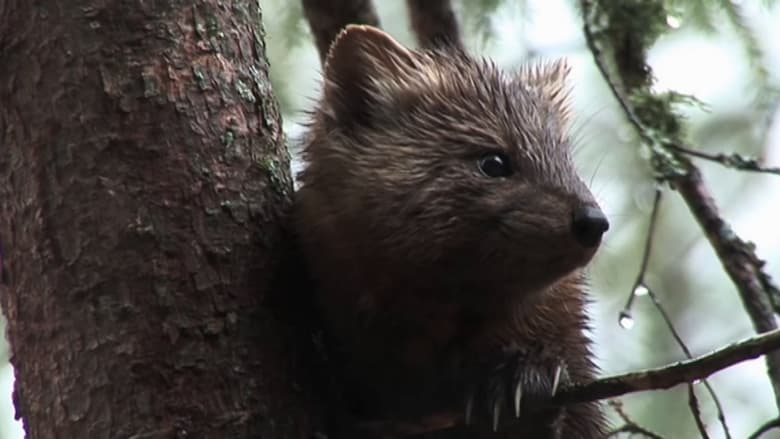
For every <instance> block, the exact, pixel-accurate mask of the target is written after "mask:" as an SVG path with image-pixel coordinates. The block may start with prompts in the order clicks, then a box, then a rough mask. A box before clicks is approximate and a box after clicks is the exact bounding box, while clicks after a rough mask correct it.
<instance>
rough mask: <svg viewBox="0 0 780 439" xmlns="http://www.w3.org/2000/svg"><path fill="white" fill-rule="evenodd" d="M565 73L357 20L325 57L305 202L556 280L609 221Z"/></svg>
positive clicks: (401, 249) (439, 249)
mask: <svg viewBox="0 0 780 439" xmlns="http://www.w3.org/2000/svg"><path fill="white" fill-rule="evenodd" d="M567 73H568V67H567V65H566V64H565V63H564V62H560V61H559V62H554V63H550V64H540V65H535V66H532V67H525V68H522V69H520V70H519V71H517V72H513V73H507V72H503V71H501V70H500V69H499V68H497V67H496V66H495V65H493V64H492V63H490V62H488V61H483V60H477V59H473V58H471V57H469V56H467V55H466V54H464V53H460V52H454V51H441V52H436V51H411V50H408V49H406V48H404V47H403V46H401V45H400V44H399V43H397V42H396V41H395V40H394V39H392V38H391V37H390V36H389V35H387V34H386V33H384V32H382V31H380V30H378V29H375V28H371V27H367V26H349V27H348V28H347V29H346V30H344V31H343V32H342V33H341V35H340V36H339V37H338V38H337V39H336V41H335V42H334V43H333V45H332V47H331V49H330V53H329V55H328V57H327V60H326V65H325V68H324V75H323V76H324V83H323V90H324V91H323V98H322V99H321V102H320V104H319V106H318V108H317V109H316V110H315V112H314V117H313V121H312V127H311V130H310V132H309V138H308V139H307V140H306V143H307V144H306V149H305V159H306V161H307V162H308V168H307V169H306V170H305V171H304V172H303V173H302V174H301V180H302V183H303V189H302V191H301V192H302V200H303V201H302V202H303V203H316V204H317V209H316V211H317V212H318V213H317V214H318V215H320V218H319V219H318V222H319V224H321V226H322V227H323V230H324V228H326V227H327V228H330V230H331V231H333V230H339V229H343V230H340V233H339V234H338V235H339V236H341V237H342V238H340V239H348V238H346V237H348V236H350V235H349V233H350V231H351V232H354V234H355V236H359V237H360V239H361V240H362V241H363V242H364V243H365V246H366V247H370V248H371V249H372V250H371V251H373V252H376V253H379V254H383V255H384V256H385V257H388V258H390V259H393V260H397V261H410V262H413V263H414V264H415V266H417V267H426V266H433V265H440V266H450V267H451V268H452V270H453V274H455V275H457V274H458V273H461V274H462V275H463V276H465V277H472V278H473V279H472V280H474V281H476V282H513V283H515V284H516V283H518V282H520V283H522V284H524V285H525V286H526V287H528V288H541V287H543V286H545V285H549V284H550V283H552V282H554V281H555V280H557V279H560V278H561V277H563V276H565V275H566V274H568V273H569V272H571V271H573V270H575V269H577V268H579V267H581V266H582V265H584V264H585V263H587V262H588V261H589V260H590V259H591V257H592V256H593V254H594V252H595V250H596V248H597V247H598V245H599V243H600V240H601V236H602V234H603V232H605V231H606V230H607V228H608V223H607V220H606V218H605V217H604V215H603V214H602V213H601V210H600V209H599V207H598V205H597V203H596V202H595V200H594V198H593V196H592V195H591V193H590V191H589V190H588V188H587V187H586V185H585V184H584V183H583V182H582V180H581V179H580V178H579V177H578V175H577V172H576V170H575V168H574V165H573V163H572V159H571V141H570V139H569V136H568V135H567V120H568V118H569V114H568V106H567V103H566V95H567V93H566V87H565V78H566V76H567ZM315 198H316V200H315ZM315 229H316V227H315ZM312 233H317V231H316V230H314V231H312ZM345 234H346V235H345ZM334 245H335V244H334ZM333 248H339V247H338V246H336V247H333ZM341 250H342V251H345V252H348V251H350V249H347V248H343V247H342V248H341ZM482 277H484V278H485V279H481V278H482Z"/></svg>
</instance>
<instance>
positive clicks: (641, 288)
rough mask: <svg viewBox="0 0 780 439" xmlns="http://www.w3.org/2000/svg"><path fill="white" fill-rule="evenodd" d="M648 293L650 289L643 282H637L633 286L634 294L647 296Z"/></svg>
mask: <svg viewBox="0 0 780 439" xmlns="http://www.w3.org/2000/svg"><path fill="white" fill-rule="evenodd" d="M648 294H650V289H648V288H647V287H646V286H645V284H639V285H637V286H636V288H634V295H635V296H637V297H639V296H647V295H648Z"/></svg>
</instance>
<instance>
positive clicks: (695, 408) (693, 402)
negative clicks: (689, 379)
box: [688, 383, 710, 439]
mask: <svg viewBox="0 0 780 439" xmlns="http://www.w3.org/2000/svg"><path fill="white" fill-rule="evenodd" d="M688 407H690V409H691V414H693V420H694V421H696V428H698V429H699V434H700V435H701V437H702V438H703V439H709V438H710V435H709V434H707V426H706V425H704V421H702V419H701V410H700V408H699V398H697V397H696V391H695V390H694V389H693V383H688Z"/></svg>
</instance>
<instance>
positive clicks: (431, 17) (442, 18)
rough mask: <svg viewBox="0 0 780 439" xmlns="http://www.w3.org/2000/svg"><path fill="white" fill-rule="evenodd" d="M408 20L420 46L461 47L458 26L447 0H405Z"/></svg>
mask: <svg viewBox="0 0 780 439" xmlns="http://www.w3.org/2000/svg"><path fill="white" fill-rule="evenodd" d="M407 4H408V6H409V21H410V22H411V24H412V29H413V30H414V33H415V35H416V36H417V42H418V43H419V44H420V46H422V47H427V48H436V47H445V46H446V47H455V48H458V49H460V48H462V47H463V43H462V42H461V39H460V28H459V26H458V20H457V18H456V17H455V13H454V12H453V10H452V4H451V3H450V1H449V0H407Z"/></svg>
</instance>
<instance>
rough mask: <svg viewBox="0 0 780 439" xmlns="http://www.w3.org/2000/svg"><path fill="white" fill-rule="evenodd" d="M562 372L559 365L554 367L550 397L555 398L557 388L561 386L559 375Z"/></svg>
mask: <svg viewBox="0 0 780 439" xmlns="http://www.w3.org/2000/svg"><path fill="white" fill-rule="evenodd" d="M562 372H563V368H562V367H561V365H560V364H559V365H558V366H556V367H555V374H554V375H553V383H552V396H555V394H556V393H558V386H559V385H560V384H561V373H562Z"/></svg>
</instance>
